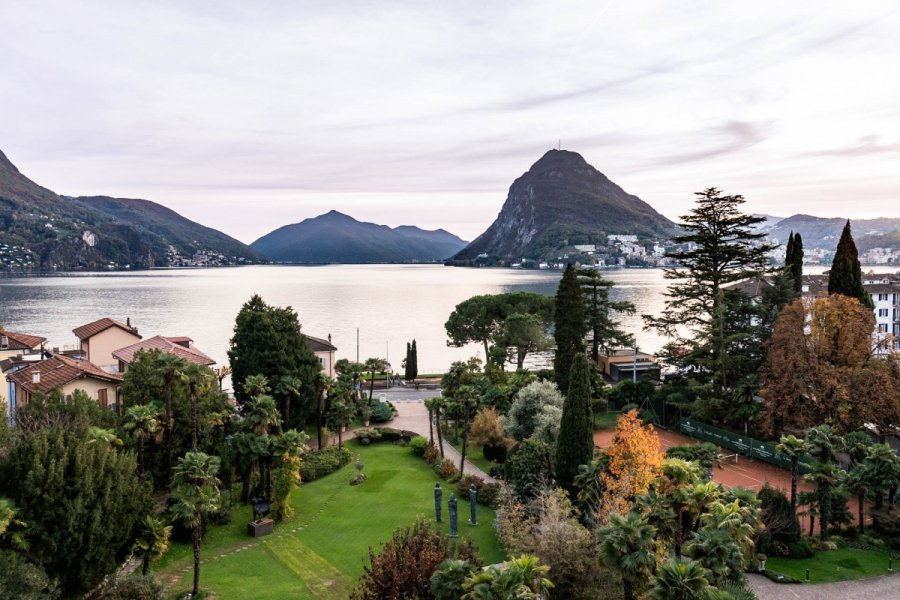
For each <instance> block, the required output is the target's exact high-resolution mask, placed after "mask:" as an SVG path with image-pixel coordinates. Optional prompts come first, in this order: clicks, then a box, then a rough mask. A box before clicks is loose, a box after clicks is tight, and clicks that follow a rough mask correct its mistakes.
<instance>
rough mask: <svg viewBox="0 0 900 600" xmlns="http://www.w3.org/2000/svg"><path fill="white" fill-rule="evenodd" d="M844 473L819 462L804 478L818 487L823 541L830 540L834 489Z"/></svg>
mask: <svg viewBox="0 0 900 600" xmlns="http://www.w3.org/2000/svg"><path fill="white" fill-rule="evenodd" d="M842 474H843V471H842V470H841V469H840V467H838V466H837V465H835V464H833V463H830V462H824V461H821V460H817V461H815V462H814V463H813V465H812V470H811V471H810V472H809V473H807V474H806V475H805V476H804V479H806V481H809V482H810V483H813V484H815V486H816V495H815V498H816V503H817V505H818V513H819V533H820V535H821V537H822V539H823V540H826V539H828V525H829V520H830V517H831V510H832V506H831V497H832V494H833V492H834V489H835V488H836V487H838V486H839V485H840V483H841V480H842Z"/></svg>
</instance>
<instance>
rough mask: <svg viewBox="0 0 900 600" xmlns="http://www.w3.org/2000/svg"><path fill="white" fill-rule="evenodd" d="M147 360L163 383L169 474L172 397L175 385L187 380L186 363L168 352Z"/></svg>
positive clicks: (172, 450) (173, 425) (167, 467)
mask: <svg viewBox="0 0 900 600" xmlns="http://www.w3.org/2000/svg"><path fill="white" fill-rule="evenodd" d="M139 354H140V353H139ZM149 360H150V364H149V366H150V368H151V369H153V370H154V372H155V373H157V374H158V375H159V376H160V377H161V378H162V382H163V399H164V401H165V408H166V419H165V422H164V424H163V425H164V428H165V431H166V471H167V472H170V471H171V469H172V457H173V452H174V441H173V437H172V436H173V433H172V432H173V430H174V429H175V416H174V414H175V413H174V409H173V401H172V396H173V394H174V388H175V385H176V383H177V382H185V381H186V380H187V375H186V374H185V371H187V367H188V363H187V361H186V360H184V359H183V358H180V357H178V356H176V355H174V354H170V353H168V352H155V353H154V354H153V355H152V356H151V357H150V359H149ZM132 366H133V365H132ZM126 380H127V374H126ZM122 387H123V388H124V387H125V382H123V385H122ZM124 394H126V391H123V395H124Z"/></svg>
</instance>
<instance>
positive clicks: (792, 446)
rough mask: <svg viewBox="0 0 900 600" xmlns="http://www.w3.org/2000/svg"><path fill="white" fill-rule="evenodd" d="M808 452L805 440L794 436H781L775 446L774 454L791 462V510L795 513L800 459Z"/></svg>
mask: <svg viewBox="0 0 900 600" xmlns="http://www.w3.org/2000/svg"><path fill="white" fill-rule="evenodd" d="M807 451H808V447H807V444H806V441H805V440H801V439H800V438H798V437H797V436H794V435H783V436H781V443H779V444H778V445H777V446H775V452H777V453H778V454H781V455H782V456H784V457H786V458H789V459H790V461H791V509H792V510H793V511H794V512H796V511H797V481H798V480H799V479H800V458H802V457H803V455H805V454H806V453H807Z"/></svg>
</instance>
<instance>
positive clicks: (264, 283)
mask: <svg viewBox="0 0 900 600" xmlns="http://www.w3.org/2000/svg"><path fill="white" fill-rule="evenodd" d="M560 276H561V272H559V271H530V270H529V271H525V270H509V269H464V268H454V267H445V266H442V265H330V266H320V267H305V266H253V267H234V268H221V269H192V270H159V271H141V272H134V273H119V272H116V273H93V274H72V275H64V276H50V277H21V278H4V279H0V325H3V327H5V328H7V329H10V330H13V331H23V332H27V333H31V334H36V335H41V336H44V337H46V338H47V339H48V340H49V342H48V346H50V347H53V346H59V347H63V346H65V345H67V344H75V343H76V340H75V336H74V335H73V334H72V329H73V328H75V327H77V326H79V325H83V324H85V323H89V322H91V321H94V320H96V319H98V318H100V317H106V316H108V317H112V318H115V319H119V320H122V321H124V320H125V319H126V317H130V318H131V322H132V324H133V325H135V326H136V327H138V329H139V330H140V333H141V334H142V335H143V336H144V337H145V338H146V337H150V336H153V335H156V334H162V335H168V336H175V335H187V336H190V337H191V338H193V339H194V342H195V343H196V345H197V347H198V348H200V349H201V350H203V351H204V352H206V353H207V354H209V355H210V356H211V357H213V358H214V359H216V361H218V362H219V364H223V363H225V362H227V354H226V352H227V350H228V341H229V339H230V338H231V334H232V330H233V327H234V319H235V316H236V315H237V313H238V311H239V310H240V308H241V305H242V304H243V303H244V302H246V301H247V300H248V299H249V298H250V296H251V295H252V294H259V295H261V296H262V297H263V299H264V300H265V301H266V302H268V303H269V304H276V305H281V306H285V305H290V306H292V307H293V308H294V309H295V310H296V311H297V313H298V314H299V316H300V322H301V324H302V326H303V331H304V333H308V334H310V335H313V336H317V337H322V338H325V337H327V336H328V334H331V336H332V341H333V343H334V345H335V346H337V347H338V351H337V355H338V358H349V359H355V358H356V331H357V328H359V357H360V359H362V360H365V358H367V357H370V356H381V357H385V356H386V357H387V358H388V359H389V360H390V361H391V364H392V365H393V367H394V369H395V370H396V371H399V370H400V363H401V361H402V360H403V358H404V356H405V352H406V342H407V341H410V340H412V339H413V338H415V339H416V344H417V347H418V352H419V372H420V373H428V372H436V371H438V372H439V371H443V370H445V369H446V368H447V367H448V366H449V365H450V363H451V362H452V361H454V360H464V359H466V358H468V357H470V356H473V355H476V356H479V357H481V358H483V354H484V352H483V350H482V347H481V346H480V345H478V344H473V345H471V346H469V347H466V348H450V347H448V346H447V343H446V341H447V338H446V334H445V332H444V322H445V321H446V320H447V317H448V316H449V315H450V312H451V311H452V310H453V307H454V306H456V304H458V303H459V302H461V301H463V300H465V299H467V298H469V297H471V296H474V295H477V294H496V293H501V292H512V291H529V292H537V293H540V294H547V295H553V294H555V293H556V287H557V285H558V283H559V278H560ZM604 276H605V277H607V278H608V279H611V280H613V281H614V282H615V283H616V287H615V288H613V293H612V297H613V299H616V300H619V299H624V300H630V301H631V302H633V303H634V304H635V306H636V307H637V315H635V316H631V317H628V318H627V319H625V320H624V324H625V326H626V328H627V329H628V330H629V331H630V332H632V333H634V334H635V336H636V338H637V341H638V344H639V346H640V348H641V349H642V350H647V351H650V352H653V351H656V350H658V349H659V348H660V346H661V345H662V343H663V340H661V339H660V338H658V337H657V336H656V335H655V334H653V333H650V332H646V331H643V329H642V321H641V318H640V315H641V314H645V313H647V314H649V313H653V314H656V313H658V312H659V311H661V310H663V308H664V306H665V304H664V297H663V292H664V291H665V285H666V283H665V280H664V279H663V276H662V271H661V270H658V269H622V270H611V271H605V272H604Z"/></svg>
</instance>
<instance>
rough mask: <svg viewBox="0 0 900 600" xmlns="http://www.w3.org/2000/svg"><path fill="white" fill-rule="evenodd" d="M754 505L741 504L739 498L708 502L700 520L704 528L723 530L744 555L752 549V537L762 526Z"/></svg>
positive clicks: (748, 553)
mask: <svg viewBox="0 0 900 600" xmlns="http://www.w3.org/2000/svg"><path fill="white" fill-rule="evenodd" d="M758 515H759V512H758V510H756V508H755V507H753V508H751V507H749V506H745V505H742V504H741V502H740V501H739V500H733V501H731V502H721V501H718V500H717V501H715V502H712V503H710V505H709V506H708V507H707V511H706V513H704V514H703V515H702V516H701V517H700V520H701V522H702V523H703V527H704V528H708V529H715V530H717V531H724V532H725V533H726V534H727V535H728V538H729V539H731V540H733V541H734V542H735V543H736V544H737V545H738V548H739V549H740V550H741V551H742V552H743V553H744V554H746V555H748V556H749V555H750V553H751V552H752V550H753V538H754V536H755V535H756V531H757V529H759V528H760V527H761V526H762V523H761V521H760V519H759V516H758Z"/></svg>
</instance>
